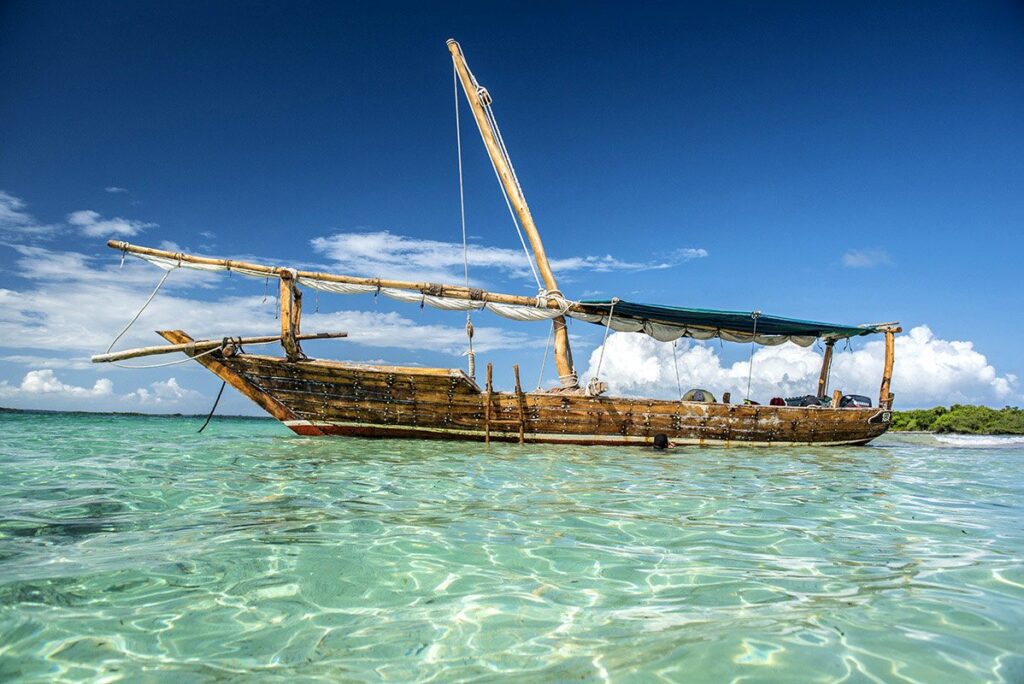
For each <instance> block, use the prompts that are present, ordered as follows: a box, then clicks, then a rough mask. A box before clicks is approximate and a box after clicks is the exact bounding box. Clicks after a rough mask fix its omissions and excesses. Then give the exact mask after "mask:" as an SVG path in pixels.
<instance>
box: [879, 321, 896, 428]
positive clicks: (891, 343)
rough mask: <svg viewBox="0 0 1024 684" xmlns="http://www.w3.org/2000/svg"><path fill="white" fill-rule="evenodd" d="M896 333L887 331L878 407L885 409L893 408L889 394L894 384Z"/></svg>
mask: <svg viewBox="0 0 1024 684" xmlns="http://www.w3.org/2000/svg"><path fill="white" fill-rule="evenodd" d="M895 347H896V332H895V331H894V330H886V331H885V366H884V367H883V368H882V386H881V388H880V389H879V390H878V407H879V408H883V409H891V408H892V400H891V399H890V394H889V385H890V383H891V382H892V365H893V361H894V357H895V351H896V349H895Z"/></svg>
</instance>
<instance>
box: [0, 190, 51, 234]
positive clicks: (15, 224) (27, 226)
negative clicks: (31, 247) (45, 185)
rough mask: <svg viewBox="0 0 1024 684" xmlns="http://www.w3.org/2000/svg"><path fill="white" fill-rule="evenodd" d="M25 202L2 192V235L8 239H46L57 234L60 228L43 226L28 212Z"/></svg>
mask: <svg viewBox="0 0 1024 684" xmlns="http://www.w3.org/2000/svg"><path fill="white" fill-rule="evenodd" d="M26 206H27V205H26V204H25V202H24V201H23V200H22V199H21V198H19V197H15V196H14V195H12V194H10V193H7V192H4V191H3V190H0V235H2V236H4V237H6V238H25V237H46V236H49V235H52V234H53V233H56V232H57V231H58V230H59V226H55V225H41V224H40V223H39V222H38V221H37V220H36V218H35V217H34V216H32V215H31V214H29V213H28V212H27V211H23V210H24V209H25V208H26Z"/></svg>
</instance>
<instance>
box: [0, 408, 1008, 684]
mask: <svg viewBox="0 0 1024 684" xmlns="http://www.w3.org/2000/svg"><path fill="white" fill-rule="evenodd" d="M193 423H195V421H194V420H189V419H147V418H127V417H126V418H90V417H87V416H70V415H13V416H12V415H4V416H0V467H2V468H3V473H4V477H3V478H2V479H0V680H7V679H23V680H30V679H36V680H45V679H51V678H54V677H59V678H63V679H67V680H82V679H96V678H103V679H106V680H111V681H114V680H118V679H123V680H125V681H132V680H136V679H139V678H144V679H146V680H158V681H159V680H164V679H166V680H169V681H181V680H183V679H184V680H189V681H191V680H193V679H195V680H206V679H211V680H218V679H232V678H235V677H238V676H241V675H253V674H255V675H258V676H259V677H260V678H261V679H262V680H270V681H274V680H275V679H281V680H285V679H289V680H293V679H295V678H296V677H299V678H301V679H324V680H330V681H337V680H347V679H352V680H381V679H384V680H393V681H410V680H424V679H430V678H432V677H436V678H440V679H443V680H445V681H461V680H472V679H476V680H489V679H492V678H494V677H495V675H505V676H510V677H512V678H514V679H515V678H518V679H520V680H522V681H535V680H537V679H545V680H568V679H573V680H583V681H591V680H601V679H611V680H615V681H647V680H650V679H656V678H658V677H660V678H662V679H665V680H669V681H687V682H701V681H708V682H720V681H733V680H736V681H743V680H744V678H746V679H749V680H754V681H761V682H763V681H779V682H788V681H794V680H800V681H836V680H844V681H886V682H889V681H912V682H936V681H957V682H970V681H1004V682H1020V681H1024V658H1022V657H1021V656H1020V655H1019V653H1020V652H1021V649H1020V646H1019V635H1020V634H1021V633H1024V570H1022V563H1021V559H1022V556H1024V533H1022V531H1021V530H1022V527H1024V525H1022V524H1021V523H1022V520H1024V516H1022V504H1021V501H1022V496H1021V495H1022V493H1024V483H1022V475H1021V473H1022V468H1021V466H1022V463H1024V445H1021V444H1019V443H1013V442H999V441H998V440H996V442H995V443H992V444H990V443H988V442H985V443H983V444H978V443H969V442H968V443H964V444H949V443H940V442H937V441H936V440H935V439H934V438H931V437H927V436H913V437H890V438H886V439H885V440H884V441H883V443H882V444H881V445H880V446H875V447H868V448H847V449H810V448H805V449H792V450H786V451H782V450H760V449H757V450H744V449H731V450H723V449H711V448H708V449H698V448H686V449H678V450H675V451H670V452H667V453H659V452H654V451H646V450H640V449H616V448H584V447H550V446H529V445H526V446H518V445H491V446H490V447H485V446H483V445H474V444H462V443H433V442H385V441H362V440H348V439H321V440H317V439H303V438H296V437H292V436H290V435H288V434H287V433H286V431H284V429H283V428H280V427H279V426H277V425H276V424H274V423H271V422H252V421H230V420H221V421H219V422H217V423H215V424H214V425H213V426H212V427H211V428H210V429H209V430H208V431H207V432H206V433H204V434H203V435H199V436H197V435H195V434H194V431H195V429H196V425H194V424H193Z"/></svg>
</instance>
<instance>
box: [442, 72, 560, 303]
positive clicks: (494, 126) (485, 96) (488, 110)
mask: <svg viewBox="0 0 1024 684" xmlns="http://www.w3.org/2000/svg"><path fill="white" fill-rule="evenodd" d="M452 68H453V69H455V90H456V95H455V97H456V102H457V101H458V78H459V76H458V67H457V66H456V64H455V58H454V57H452ZM466 71H467V73H469V79H470V81H471V82H472V83H473V87H474V88H475V89H476V92H477V95H478V97H479V98H480V103H481V105H483V110H484V115H485V117H486V119H487V126H488V127H489V128H490V129H491V131H492V132H493V133H494V139H495V142H496V143H497V145H498V150H499V151H500V152H501V156H502V158H503V160H504V162H505V163H506V164H507V165H508V168H509V171H511V176H512V183H513V184H514V185H515V188H516V192H518V194H519V197H520V198H522V197H523V188H522V186H521V185H520V184H519V177H518V176H517V175H516V172H515V168H514V167H513V166H512V159H511V158H510V157H509V154H508V149H507V148H506V147H505V140H504V139H503V138H502V137H501V128H499V127H498V120H497V119H496V118H495V116H494V109H493V108H492V107H491V104H492V103H493V100H492V99H491V94H490V93H488V92H487V89H486V88H484V87H483V86H481V85H480V83H479V82H478V81H477V80H476V76H474V75H473V72H472V71H470V70H469V67H468V66H467V67H466ZM457 110H458V105H457V104H456V111H457ZM478 123H479V122H478ZM487 158H488V159H489V160H490V162H491V168H492V169H494V177H495V178H497V179H498V187H499V188H501V196H502V197H504V198H505V206H506V207H507V208H508V214H509V216H510V217H511V218H512V225H513V226H514V227H515V229H516V234H517V235H518V236H519V244H520V245H522V247H523V254H525V255H526V263H527V265H529V267H530V273H532V274H533V280H534V282H535V283H537V290H538V291H539V292H542V291H543V290H544V286H543V285H542V284H541V282H540V276H539V275H537V268H536V267H535V266H534V265H533V257H532V256H531V254H530V249H529V248H528V247H527V246H526V238H524V237H523V231H522V229H521V228H520V227H519V218H518V217H517V216H516V212H515V209H513V208H512V201H511V200H510V199H509V196H508V192H506V190H505V184H504V183H502V182H501V173H500V172H499V171H498V166H497V164H495V163H494V160H493V159H491V158H490V155H488V157H487Z"/></svg>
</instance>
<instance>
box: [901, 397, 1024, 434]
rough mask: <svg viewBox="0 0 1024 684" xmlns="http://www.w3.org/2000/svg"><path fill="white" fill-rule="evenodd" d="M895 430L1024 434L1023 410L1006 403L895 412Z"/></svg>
mask: <svg viewBox="0 0 1024 684" xmlns="http://www.w3.org/2000/svg"><path fill="white" fill-rule="evenodd" d="M890 429H892V430H898V431H924V432H956V433H960V434H965V435H1024V410H1022V409H1020V408H1017V407H1013V406H1006V407H1004V408H1001V409H994V408H989V407H988V406H964V405H961V404H954V405H953V406H952V407H950V408H948V409H947V408H946V407H944V406H936V407H935V408H930V409H919V410H916V411H894V412H893V417H892V427H891V428H890Z"/></svg>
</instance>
